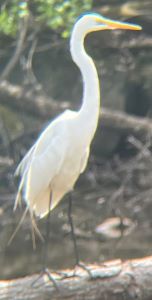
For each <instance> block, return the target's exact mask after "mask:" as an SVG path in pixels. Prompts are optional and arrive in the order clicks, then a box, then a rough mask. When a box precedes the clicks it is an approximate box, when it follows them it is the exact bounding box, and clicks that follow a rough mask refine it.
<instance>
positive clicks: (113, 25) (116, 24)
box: [97, 17, 142, 30]
mask: <svg viewBox="0 0 152 300" xmlns="http://www.w3.org/2000/svg"><path fill="white" fill-rule="evenodd" d="M97 22H98V23H100V24H103V25H106V26H105V29H127V30H142V27H141V26H140V25H136V24H131V23H125V22H120V21H115V20H111V19H108V18H104V17H101V18H98V17H97Z"/></svg>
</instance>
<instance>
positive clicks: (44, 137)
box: [24, 115, 69, 206]
mask: <svg viewBox="0 0 152 300" xmlns="http://www.w3.org/2000/svg"><path fill="white" fill-rule="evenodd" d="M68 126H69V123H68ZM68 126H67V122H65V118H63V117H62V115H61V117H60V118H58V119H56V120H55V121H54V122H53V123H51V124H50V125H49V126H48V127H47V128H46V129H45V131H43V133H42V134H41V136H40V137H39V139H38V140H37V143H36V145H35V148H34V150H33V153H32V157H31V162H30V165H29V169H28V173H27V177H26V183H25V191H24V198H25V200H26V201H27V203H28V204H29V205H30V204H31V205H32V206H33V205H34V204H32V203H30V201H31V202H32V201H34V202H35V201H36V197H38V195H40V193H41V192H42V190H44V189H46V188H48V186H49V185H51V181H52V179H53V178H54V177H55V176H56V174H57V173H58V172H59V170H60V168H61V165H62V163H63V161H64V158H65V154H66V153H67V151H68V150H67V149H68V145H69V139H68Z"/></svg>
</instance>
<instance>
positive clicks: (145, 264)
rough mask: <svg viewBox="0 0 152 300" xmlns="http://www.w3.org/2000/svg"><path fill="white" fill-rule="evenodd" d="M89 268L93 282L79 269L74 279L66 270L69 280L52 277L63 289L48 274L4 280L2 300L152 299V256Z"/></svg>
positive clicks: (0, 296) (1, 286) (0, 287)
mask: <svg viewBox="0 0 152 300" xmlns="http://www.w3.org/2000/svg"><path fill="white" fill-rule="evenodd" d="M88 267H89V268H90V269H91V272H92V279H90V278H89V277H88V274H87V273H86V271H84V270H78V276H73V277H70V276H71V274H73V273H72V272H73V270H71V271H70V270H66V271H64V274H65V278H63V275H59V274H57V273H54V274H52V275H53V276H54V278H55V279H56V283H57V285H58V288H59V290H57V289H56V288H55V287H54V285H53V283H52V282H50V281H48V277H47V275H44V276H41V277H39V275H32V276H27V277H24V278H18V279H13V280H6V281H0V299H3V300H5V299H9V300H14V299H22V300H25V299H28V300H30V299H33V300H34V299H36V300H40V299H43V300H48V299H62V300H65V299H66V300H67V299H69V300H84V299H87V300H94V299H96V300H101V299H102V300H104V299H105V300H106V299H110V300H118V299H119V300H121V299H122V300H123V299H130V300H131V299H137V300H138V299H142V300H151V299H152V257H147V258H143V259H135V260H128V261H126V262H123V263H122V262H121V261H118V260H117V261H112V262H109V263H104V265H102V266H100V265H90V266H88ZM62 274H63V273H62ZM66 276H67V277H66Z"/></svg>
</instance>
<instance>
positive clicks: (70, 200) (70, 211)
mask: <svg viewBox="0 0 152 300" xmlns="http://www.w3.org/2000/svg"><path fill="white" fill-rule="evenodd" d="M68 218H69V224H70V228H71V237H72V240H73V245H74V253H75V259H76V264H75V266H78V267H80V268H82V269H83V270H85V271H86V272H87V273H88V274H89V277H90V278H91V277H92V275H91V271H90V270H89V269H88V268H87V267H86V266H85V265H84V264H83V263H82V262H80V258H79V251H78V246H77V240H76V235H75V230H74V224H73V218H72V196H71V194H70V195H69V207H68ZM74 275H75V273H74Z"/></svg>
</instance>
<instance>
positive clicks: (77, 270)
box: [73, 262, 92, 279]
mask: <svg viewBox="0 0 152 300" xmlns="http://www.w3.org/2000/svg"><path fill="white" fill-rule="evenodd" d="M80 269H82V270H83V271H85V272H86V273H87V274H88V276H89V279H92V273H91V270H90V268H88V267H87V266H86V265H85V264H84V263H82V262H77V264H76V266H75V270H74V273H73V276H80V277H81V273H80Z"/></svg>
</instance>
